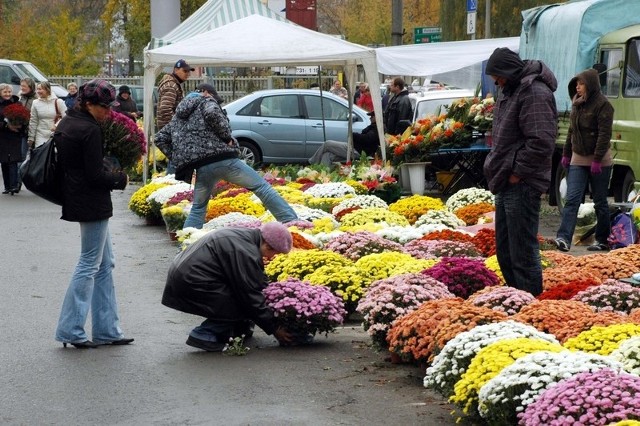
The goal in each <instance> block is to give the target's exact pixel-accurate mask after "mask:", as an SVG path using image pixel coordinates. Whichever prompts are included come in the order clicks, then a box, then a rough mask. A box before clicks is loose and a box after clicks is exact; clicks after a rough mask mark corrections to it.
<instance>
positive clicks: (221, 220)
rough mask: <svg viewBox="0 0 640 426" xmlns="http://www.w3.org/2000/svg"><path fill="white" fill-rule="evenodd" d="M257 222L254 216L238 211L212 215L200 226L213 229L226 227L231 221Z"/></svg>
mask: <svg viewBox="0 0 640 426" xmlns="http://www.w3.org/2000/svg"><path fill="white" fill-rule="evenodd" d="M254 222H259V219H257V218H256V217H255V216H251V215H248V214H244V213H240V212H231V213H227V214H224V215H222V216H218V217H214V218H213V219H211V220H210V221H209V222H207V223H205V224H204V225H203V226H202V228H203V229H206V230H214V229H219V228H224V227H227V226H229V225H231V224H233V223H254Z"/></svg>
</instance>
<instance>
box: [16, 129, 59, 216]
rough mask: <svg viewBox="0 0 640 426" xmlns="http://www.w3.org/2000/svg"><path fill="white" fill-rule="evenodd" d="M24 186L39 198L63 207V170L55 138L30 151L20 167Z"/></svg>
mask: <svg viewBox="0 0 640 426" xmlns="http://www.w3.org/2000/svg"><path fill="white" fill-rule="evenodd" d="M20 177H21V178H22V183H23V184H24V186H25V187H26V188H27V189H28V190H29V191H31V192H33V193H34V194H36V195H37V196H38V197H41V198H44V199H45V200H47V201H50V202H52V203H54V204H58V205H60V206H61V205H62V201H63V194H62V177H63V173H62V168H61V167H60V165H59V164H58V158H57V152H56V144H55V140H54V138H53V136H51V137H50V138H49V140H48V141H46V142H45V143H44V144H42V145H40V146H39V147H37V148H34V149H32V150H30V151H29V153H28V154H27V158H26V159H25V160H24V162H23V163H22V165H21V166H20Z"/></svg>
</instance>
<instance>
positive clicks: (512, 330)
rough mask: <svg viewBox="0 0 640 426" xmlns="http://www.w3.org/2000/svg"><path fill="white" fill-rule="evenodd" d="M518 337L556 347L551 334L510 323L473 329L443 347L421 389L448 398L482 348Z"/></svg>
mask: <svg viewBox="0 0 640 426" xmlns="http://www.w3.org/2000/svg"><path fill="white" fill-rule="evenodd" d="M518 337H530V338H537V339H542V340H545V341H547V342H551V343H558V344H559V342H558V341H557V339H556V338H555V337H554V336H552V335H551V334H547V333H543V332H541V331H538V330H536V329H535V328H534V327H532V326H530V325H527V324H522V323H519V322H516V321H511V320H509V321H503V322H498V323H492V324H486V325H481V326H478V327H474V328H472V329H471V330H469V331H465V332H462V333H460V334H458V335H457V336H456V337H454V338H453V339H451V340H450V341H449V342H447V344H446V345H444V347H443V348H442V351H441V352H440V353H439V354H438V355H437V356H436V357H435V358H434V360H433V364H432V365H431V367H429V368H428V369H427V373H426V376H425V378H424V386H425V387H428V388H433V389H436V390H437V391H439V392H441V393H443V394H444V395H445V396H450V395H451V394H452V392H453V385H454V384H455V383H456V382H457V381H458V380H459V379H460V378H461V377H462V374H463V373H464V372H465V371H466V370H467V368H469V364H470V363H471V359H473V357H474V356H475V355H476V354H477V353H478V352H479V351H480V350H481V349H482V348H485V347H487V346H489V345H490V344H492V343H494V342H497V341H498V340H503V339H514V338H518Z"/></svg>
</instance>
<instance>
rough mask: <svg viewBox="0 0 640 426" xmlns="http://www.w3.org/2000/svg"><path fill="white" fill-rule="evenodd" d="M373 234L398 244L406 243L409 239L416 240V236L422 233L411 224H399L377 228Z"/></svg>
mask: <svg viewBox="0 0 640 426" xmlns="http://www.w3.org/2000/svg"><path fill="white" fill-rule="evenodd" d="M375 234H376V235H379V236H381V237H382V238H386V239H387V240H391V241H395V242H396V243H400V244H406V243H408V242H409V241H413V240H417V239H418V238H422V236H423V235H424V233H422V232H421V230H419V229H416V228H414V227H413V226H399V225H395V226H388V227H386V228H382V229H379V230H377V231H375Z"/></svg>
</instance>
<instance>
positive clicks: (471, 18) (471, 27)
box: [467, 12, 476, 34]
mask: <svg viewBox="0 0 640 426" xmlns="http://www.w3.org/2000/svg"><path fill="white" fill-rule="evenodd" d="M475 33H476V12H470V13H467V34H475Z"/></svg>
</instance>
